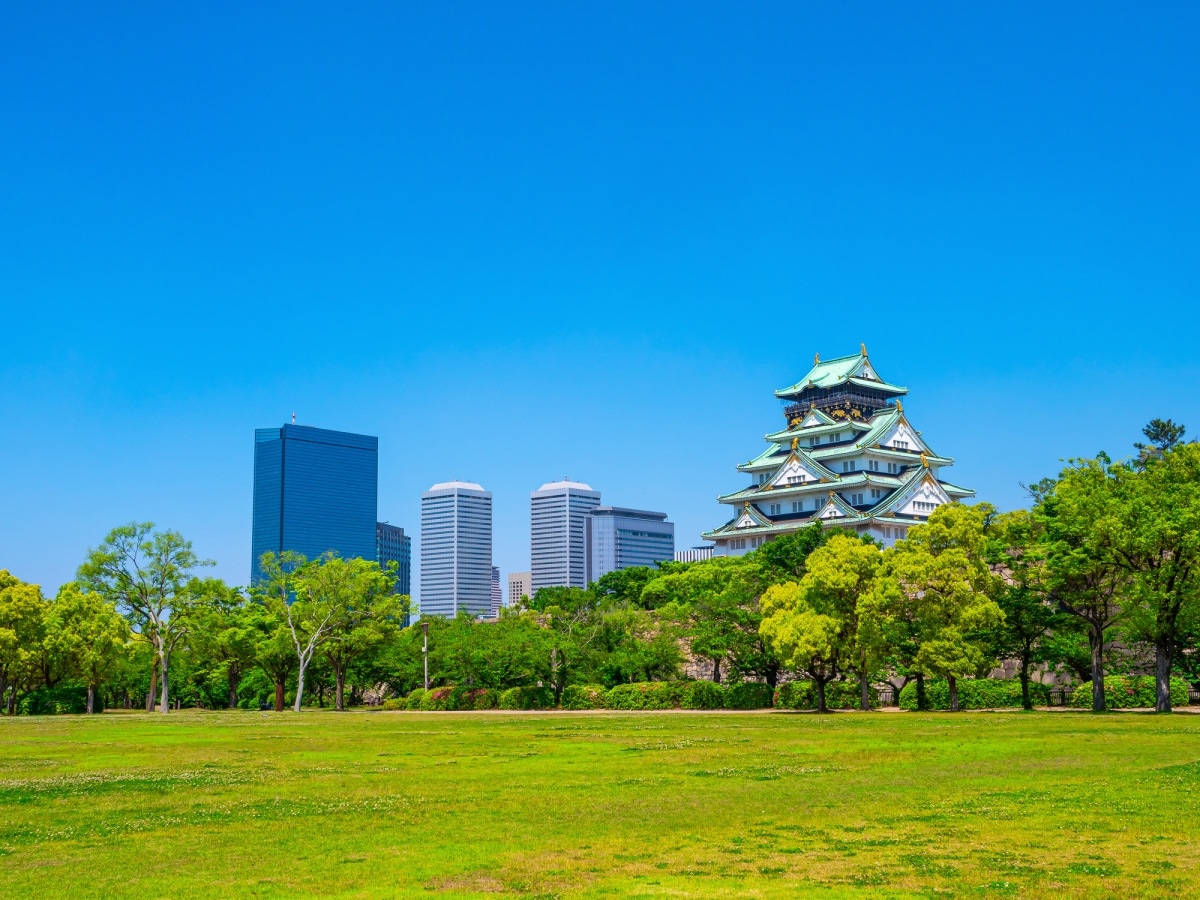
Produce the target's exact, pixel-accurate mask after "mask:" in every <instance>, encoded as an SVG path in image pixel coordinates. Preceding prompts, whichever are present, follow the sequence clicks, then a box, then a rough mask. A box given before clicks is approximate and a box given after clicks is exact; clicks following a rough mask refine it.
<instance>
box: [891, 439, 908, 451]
mask: <svg viewBox="0 0 1200 900" xmlns="http://www.w3.org/2000/svg"><path fill="white" fill-rule="evenodd" d="M892 446H893V447H895V448H896V449H897V450H907V449H908V441H892Z"/></svg>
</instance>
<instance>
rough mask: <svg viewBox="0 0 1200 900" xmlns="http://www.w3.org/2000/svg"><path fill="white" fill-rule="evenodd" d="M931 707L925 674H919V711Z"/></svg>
mask: <svg viewBox="0 0 1200 900" xmlns="http://www.w3.org/2000/svg"><path fill="white" fill-rule="evenodd" d="M928 709H929V698H928V697H927V696H925V676H924V675H918V676H917V711H918V712H925V711H927V710H928Z"/></svg>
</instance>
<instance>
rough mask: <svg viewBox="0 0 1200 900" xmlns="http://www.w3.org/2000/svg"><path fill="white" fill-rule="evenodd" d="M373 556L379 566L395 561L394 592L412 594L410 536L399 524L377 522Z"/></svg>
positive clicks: (385, 566)
mask: <svg viewBox="0 0 1200 900" xmlns="http://www.w3.org/2000/svg"><path fill="white" fill-rule="evenodd" d="M375 558H376V559H377V560H379V565H380V568H384V569H386V568H387V564H388V563H390V562H394V563H396V593H397V594H409V595H411V594H412V538H410V537H409V536H408V535H407V534H405V533H404V529H403V528H401V527H400V526H399V525H389V524H388V523H387V522H379V523H378V524H377V525H376V526H375Z"/></svg>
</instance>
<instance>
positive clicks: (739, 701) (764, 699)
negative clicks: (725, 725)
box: [725, 681, 772, 709]
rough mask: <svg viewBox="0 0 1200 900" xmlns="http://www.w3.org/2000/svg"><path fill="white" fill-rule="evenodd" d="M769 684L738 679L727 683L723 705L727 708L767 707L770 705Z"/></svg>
mask: <svg viewBox="0 0 1200 900" xmlns="http://www.w3.org/2000/svg"><path fill="white" fill-rule="evenodd" d="M771 693H772V692H771V686H770V685H769V684H761V683H760V682H757V681H739V682H738V683H736V684H731V685H729V687H728V689H727V691H726V694H725V705H726V706H727V707H728V708H729V709H767V708H768V707H770V705H771Z"/></svg>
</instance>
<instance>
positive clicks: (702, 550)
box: [675, 544, 713, 562]
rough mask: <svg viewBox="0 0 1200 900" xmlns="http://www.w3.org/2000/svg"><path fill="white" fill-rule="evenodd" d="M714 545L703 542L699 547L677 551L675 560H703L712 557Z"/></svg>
mask: <svg viewBox="0 0 1200 900" xmlns="http://www.w3.org/2000/svg"><path fill="white" fill-rule="evenodd" d="M712 555H713V545H712V544H703V545H702V546H699V547H688V548H687V549H686V550H676V551H675V562H701V561H703V560H706V559H712Z"/></svg>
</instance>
